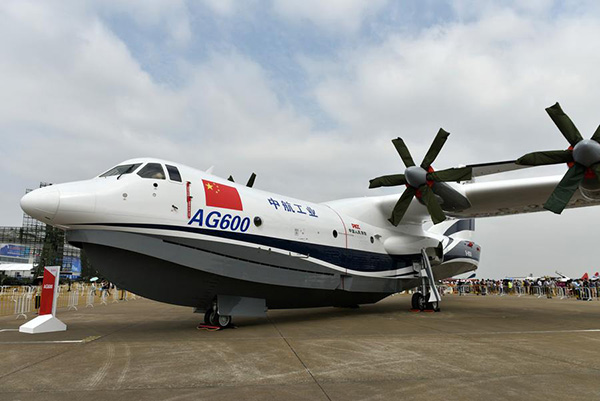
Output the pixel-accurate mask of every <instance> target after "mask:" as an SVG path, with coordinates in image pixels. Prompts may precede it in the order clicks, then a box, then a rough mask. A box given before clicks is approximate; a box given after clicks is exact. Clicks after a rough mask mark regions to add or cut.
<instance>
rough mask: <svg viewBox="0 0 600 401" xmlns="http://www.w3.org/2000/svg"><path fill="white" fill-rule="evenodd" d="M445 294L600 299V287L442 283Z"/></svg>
mask: <svg viewBox="0 0 600 401" xmlns="http://www.w3.org/2000/svg"><path fill="white" fill-rule="evenodd" d="M440 288H441V291H442V292H443V293H444V294H455V295H459V296H466V295H495V296H506V295H514V296H517V297H522V296H527V295H528V296H532V297H537V298H544V297H545V298H559V299H567V298H574V299H579V300H583V301H594V300H600V288H598V287H596V286H595V285H594V286H592V287H561V286H556V287H550V286H537V285H534V286H513V287H511V288H509V287H508V286H506V285H504V284H484V285H482V284H471V283H469V284H459V285H442V286H441V287H440Z"/></svg>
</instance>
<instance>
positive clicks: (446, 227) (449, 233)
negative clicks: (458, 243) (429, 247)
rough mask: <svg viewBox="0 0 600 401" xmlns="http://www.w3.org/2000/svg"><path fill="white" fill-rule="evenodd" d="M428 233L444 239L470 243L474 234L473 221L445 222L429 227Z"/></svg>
mask: <svg viewBox="0 0 600 401" xmlns="http://www.w3.org/2000/svg"><path fill="white" fill-rule="evenodd" d="M429 231H430V232H433V233H436V234H441V235H444V236H446V237H451V238H456V239H464V240H469V241H472V240H473V239H474V238H473V236H474V233H475V220H474V219H463V220H450V221H448V220H446V221H444V222H443V223H440V224H436V225H435V226H433V227H431V228H430V229H429Z"/></svg>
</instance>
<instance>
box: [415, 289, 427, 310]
mask: <svg viewBox="0 0 600 401" xmlns="http://www.w3.org/2000/svg"><path fill="white" fill-rule="evenodd" d="M426 307H427V298H426V297H425V296H423V294H421V293H419V296H418V297H417V308H416V309H418V310H420V311H424V310H425V308H426Z"/></svg>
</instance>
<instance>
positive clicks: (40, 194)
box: [21, 186, 60, 222]
mask: <svg viewBox="0 0 600 401" xmlns="http://www.w3.org/2000/svg"><path fill="white" fill-rule="evenodd" d="M59 203H60V192H59V191H58V189H56V188H53V187H52V186H49V187H44V188H40V189H36V190H34V191H31V192H29V193H28V194H27V195H25V196H24V197H22V198H21V209H23V211H24V212H25V213H27V214H28V215H30V216H31V217H33V218H35V219H38V220H40V221H42V222H47V221H52V219H54V216H56V212H57V211H58V205H59Z"/></svg>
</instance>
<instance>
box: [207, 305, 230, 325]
mask: <svg viewBox="0 0 600 401" xmlns="http://www.w3.org/2000/svg"><path fill="white" fill-rule="evenodd" d="M204 323H205V324H207V325H210V326H215V327H227V326H229V325H230V324H231V316H228V315H220V314H219V311H218V309H217V304H216V302H215V303H214V304H213V306H212V307H210V308H209V309H208V310H207V311H206V313H205V314H204Z"/></svg>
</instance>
